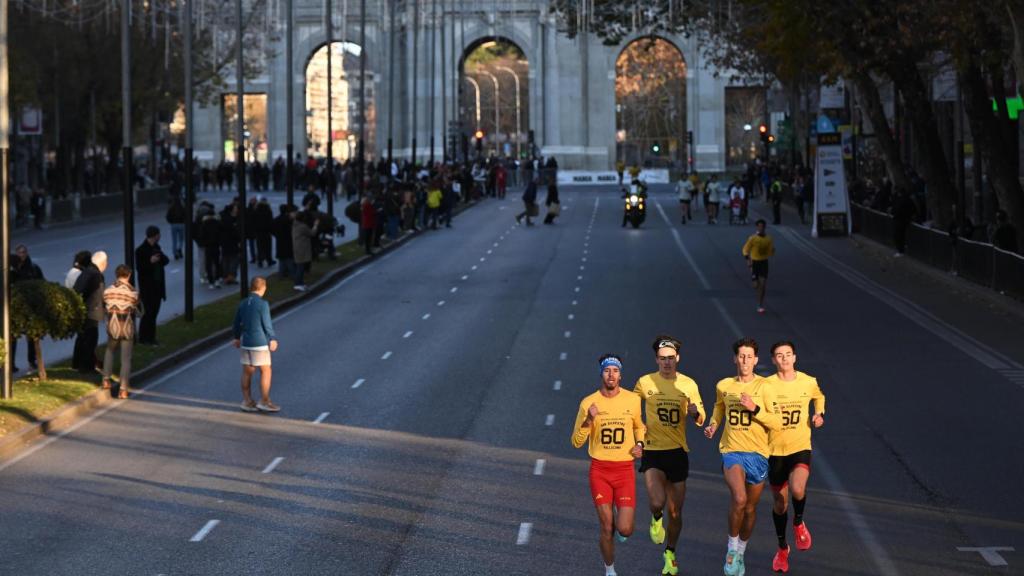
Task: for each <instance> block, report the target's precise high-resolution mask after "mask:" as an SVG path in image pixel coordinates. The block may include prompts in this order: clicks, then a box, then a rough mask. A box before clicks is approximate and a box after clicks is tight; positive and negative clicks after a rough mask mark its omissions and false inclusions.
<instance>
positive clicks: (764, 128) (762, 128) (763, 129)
mask: <svg viewBox="0 0 1024 576" xmlns="http://www.w3.org/2000/svg"><path fill="white" fill-rule="evenodd" d="M757 131H758V132H760V133H761V134H767V133H768V127H767V126H765V125H764V124H761V125H760V126H758V127H757Z"/></svg>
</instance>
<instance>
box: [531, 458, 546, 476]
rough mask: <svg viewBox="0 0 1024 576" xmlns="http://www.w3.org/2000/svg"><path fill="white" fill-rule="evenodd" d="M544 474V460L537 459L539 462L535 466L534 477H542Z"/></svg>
mask: <svg viewBox="0 0 1024 576" xmlns="http://www.w3.org/2000/svg"><path fill="white" fill-rule="evenodd" d="M542 474H544V459H543V458H537V461H536V462H535V463H534V464H533V475H534V476H540V475H542Z"/></svg>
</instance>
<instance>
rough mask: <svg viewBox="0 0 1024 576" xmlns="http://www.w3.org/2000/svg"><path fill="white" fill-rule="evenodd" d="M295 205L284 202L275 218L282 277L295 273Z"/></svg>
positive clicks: (279, 265)
mask: <svg viewBox="0 0 1024 576" xmlns="http://www.w3.org/2000/svg"><path fill="white" fill-rule="evenodd" d="M294 210H295V207H294V206H292V205H291V204H282V205H281V213H280V214H279V215H278V216H277V218H274V223H273V231H274V240H276V241H277V274H278V275H279V276H281V277H282V278H291V277H293V276H294V275H295V270H294V268H295V254H294V252H292V219H294V217H295V215H294V214H295V213H294Z"/></svg>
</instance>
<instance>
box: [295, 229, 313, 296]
mask: <svg viewBox="0 0 1024 576" xmlns="http://www.w3.org/2000/svg"><path fill="white" fill-rule="evenodd" d="M316 228H317V222H315V221H314V220H313V213H312V212H310V211H308V210H307V211H303V212H300V213H299V214H297V215H296V216H295V220H294V221H293V222H292V254H293V255H294V256H295V276H294V280H295V286H294V288H295V290H298V291H299V292H305V291H306V282H305V275H306V272H308V271H309V266H310V264H311V263H312V262H313V241H314V240H315V239H316V236H317V233H316Z"/></svg>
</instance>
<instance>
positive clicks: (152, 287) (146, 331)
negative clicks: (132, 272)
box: [135, 226, 170, 346]
mask: <svg viewBox="0 0 1024 576" xmlns="http://www.w3.org/2000/svg"><path fill="white" fill-rule="evenodd" d="M168 262H170V260H169V259H168V258H167V255H166V254H164V252H163V250H162V249H161V248H160V229H159V228H157V227H156V226H150V227H148V228H146V239H145V240H143V241H142V244H139V247H138V248H136V249H135V268H136V269H137V270H138V276H137V277H136V281H137V282H138V284H139V300H141V301H142V319H141V320H140V321H139V344H149V345H153V346H155V345H156V344H157V341H156V317H157V315H158V314H159V313H160V303H161V302H162V301H164V300H166V299H167V282H166V280H165V277H164V267H165V266H167V264H168Z"/></svg>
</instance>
